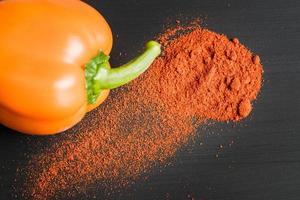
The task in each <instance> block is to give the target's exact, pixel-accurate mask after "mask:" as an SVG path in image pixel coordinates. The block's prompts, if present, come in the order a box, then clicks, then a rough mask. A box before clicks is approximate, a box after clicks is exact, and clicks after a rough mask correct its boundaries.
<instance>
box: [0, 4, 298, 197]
mask: <svg viewBox="0 0 300 200" xmlns="http://www.w3.org/2000/svg"><path fill="white" fill-rule="evenodd" d="M87 2H88V3H90V4H91V5H93V6H94V7H96V8H97V9H98V10H99V11H100V12H101V13H102V14H103V15H104V16H105V17H106V19H107V20H108V21H109V23H110V25H111V27H112V30H113V32H114V36H115V38H114V39H115V42H114V49H113V52H112V55H111V56H112V64H113V65H118V64H120V63H121V62H123V61H125V60H128V59H129V58H131V57H132V56H134V55H135V54H136V53H137V51H138V50H139V49H141V48H142V46H143V44H144V43H145V41H147V40H149V39H152V38H153V37H154V36H155V35H157V34H158V33H159V32H161V31H162V29H163V26H164V25H166V24H170V23H174V22H175V20H176V19H180V20H183V21H184V20H188V19H192V18H196V17H201V18H202V19H205V24H206V27H207V28H209V29H211V30H213V31H216V32H219V33H224V34H226V35H227V36H228V37H229V38H232V37H238V38H239V39H240V41H241V42H242V43H244V44H245V45H246V46H248V47H249V48H250V49H251V50H252V51H253V52H255V53H257V54H259V55H260V56H261V59H262V63H263V65H264V70H265V74H264V86H263V88H262V92H261V94H260V96H259V98H258V100H257V101H256V103H255V106H254V111H253V113H252V114H251V116H250V117H249V118H248V119H246V120H244V121H243V122H241V123H239V124H220V123H216V124H214V125H211V126H207V127H206V129H203V128H202V129H200V130H199V136H198V138H197V140H196V142H195V143H194V144H191V145H189V146H188V147H186V148H184V149H182V150H181V151H180V152H179V153H178V155H177V156H176V159H175V160H174V162H173V165H171V166H169V167H166V168H164V169H162V170H158V169H154V170H153V172H152V174H150V176H149V179H148V180H147V181H139V182H138V183H137V184H135V185H134V186H133V187H132V188H131V189H127V190H124V191H119V192H117V193H116V194H115V195H113V196H111V198H114V199H151V200H152V199H192V198H194V199H195V200H200V199H202V200H235V199H236V200H248V199H249V200H263V199H266V200H277V199H278V200H298V199H300V93H299V84H300V77H299V75H300V55H299V54H300V53H299V50H300V1H297V0H293V1H292V0H289V1H285V0H265V1H259V0H257V1H249V0H187V1H183V0H173V1H171V0H148V1H142V0H126V1H123V0H112V1H109V0H106V1H105V0H103V1H96V0H94V1H87ZM120 52H122V53H126V54H122V56H119V53H120ZM56 137H60V136H56ZM48 140H49V138H39V137H28V136H24V135H20V134H18V133H15V132H14V131H11V130H8V129H6V128H4V127H1V126H0V158H1V160H0V199H1V200H2V199H13V197H14V196H15V197H14V198H16V199H21V197H20V196H19V194H13V195H12V191H13V190H12V185H13V184H14V179H15V173H16V169H17V166H22V165H24V164H25V163H26V161H27V155H30V153H32V152H38V151H39V149H33V144H36V143H40V144H41V145H47V141H48ZM231 143H233V144H232V145H231V147H229V146H230V145H229V144H231ZM221 144H222V145H224V148H223V149H220V148H219V146H220V145H221ZM216 155H217V156H216ZM16 187H18V185H17V186H16ZM100 193H101V191H99V195H98V196H97V198H98V199H102V197H101V195H100ZM82 198H83V199H85V198H84V197H82Z"/></svg>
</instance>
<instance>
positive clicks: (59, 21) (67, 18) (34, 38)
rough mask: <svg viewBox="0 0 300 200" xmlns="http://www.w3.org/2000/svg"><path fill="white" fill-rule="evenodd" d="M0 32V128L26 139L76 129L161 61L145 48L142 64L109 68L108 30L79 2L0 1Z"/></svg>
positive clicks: (152, 48)
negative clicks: (112, 92)
mask: <svg viewBox="0 0 300 200" xmlns="http://www.w3.org/2000/svg"><path fill="white" fill-rule="evenodd" d="M0 25H1V26H0V85H1V86H0V123H1V124H3V125H5V126H7V127H9V128H12V129H14V130H17V131H20V132H23V133H28V134H35V135H49V134H55V133H59V132H62V131H64V130H66V129H68V128H70V127H72V126H74V125H75V124H76V123H78V122H79V121H80V120H81V119H82V118H83V117H84V115H85V114H86V112H88V111H90V110H92V109H94V108H95V107H97V106H98V105H100V104H101V103H102V102H103V101H104V100H105V98H106V97H107V96H108V94H109V90H110V89H113V88H116V87H119V86H121V85H124V84H126V83H128V82H129V81H131V80H133V79H134V78H136V77H138V76H139V75H140V74H141V73H143V72H144V71H145V70H146V69H147V68H148V67H149V66H150V64H151V63H152V62H153V60H154V59H155V58H156V57H157V56H158V55H159V54H160V45H159V44H158V43H157V42H154V41H150V42H148V43H147V44H146V48H145V51H144V52H143V53H142V54H141V55H140V56H138V57H137V58H135V59H133V60H131V61H130V62H129V63H128V64H125V65H123V66H121V67H119V68H110V65H109V62H108V60H109V57H108V55H109V53H110V51H111V48H112V43H113V37H112V33H111V29H110V27H109V25H108V24H107V22H106V21H105V19H104V18H103V17H102V16H101V14H100V13H99V12H97V11H96V10H95V9H94V8H92V7H90V6H89V5H87V4H85V3H84V2H81V1H78V0H64V1H61V0H4V1H0Z"/></svg>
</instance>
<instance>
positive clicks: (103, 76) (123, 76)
mask: <svg viewBox="0 0 300 200" xmlns="http://www.w3.org/2000/svg"><path fill="white" fill-rule="evenodd" d="M160 53H161V45H160V44H159V43H157V42H155V41H150V42H147V44H146V48H145V51H144V52H143V53H142V54H141V55H140V56H138V57H136V58H134V59H132V60H131V61H129V62H128V63H127V64H124V65H122V66H120V67H118V68H109V67H108V66H109V63H108V62H107V63H106V64H105V65H103V66H104V67H101V68H100V69H99V70H98V72H97V74H96V76H95V77H94V81H95V83H96V85H98V89H114V88H117V87H120V86H122V85H124V84H126V83H128V82H130V81H132V80H134V79H135V78H137V77H138V76H140V75H141V74H142V73H143V72H145V71H146V70H147V69H148V67H149V66H150V65H151V64H152V62H153V61H154V60H155V58H156V57H157V56H159V54H160Z"/></svg>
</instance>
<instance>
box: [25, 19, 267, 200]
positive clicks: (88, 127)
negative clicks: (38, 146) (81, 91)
mask: <svg viewBox="0 0 300 200" xmlns="http://www.w3.org/2000/svg"><path fill="white" fill-rule="evenodd" d="M178 30H179V31H182V30H186V29H185V28H184V27H182V26H178V27H177V28H175V29H173V30H171V29H169V30H168V31H167V32H166V33H165V34H162V35H161V37H160V38H161V43H162V44H164V53H163V55H162V56H161V57H159V58H158V59H157V60H156V61H155V62H154V63H153V64H152V66H151V68H150V69H149V71H147V72H146V73H145V74H144V75H143V76H142V77H140V78H139V79H137V80H135V81H134V82H132V84H130V85H128V86H126V87H124V88H122V89H120V90H119V91H118V93H114V95H113V96H114V98H110V99H109V100H108V101H107V102H106V103H105V104H104V105H103V106H101V107H100V108H99V109H98V110H96V111H94V112H92V113H90V114H89V116H88V117H87V118H86V119H85V120H84V121H83V122H82V123H81V125H80V127H77V128H76V129H73V130H71V131H70V132H71V133H69V134H67V135H66V136H65V139H63V140H61V141H59V142H56V143H54V144H52V146H51V148H49V149H47V150H45V151H44V152H43V153H40V154H37V155H35V156H34V157H33V159H32V160H31V161H30V163H29V165H28V168H27V181H26V183H25V186H24V188H25V192H24V196H25V197H29V198H33V199H35V200H40V199H50V198H53V197H60V196H65V195H68V196H73V195H76V194H78V193H85V192H86V191H87V190H88V188H90V187H91V185H92V184H97V183H98V184H100V185H101V184H103V186H104V188H106V189H109V188H110V189H111V190H114V189H115V188H119V187H123V186H126V185H128V184H130V183H132V182H134V181H135V180H137V179H138V178H140V177H141V175H143V174H145V173H147V172H149V171H150V170H151V169H152V168H153V167H154V166H157V165H164V164H166V163H168V161H169V159H170V158H172V157H173V156H174V154H175V153H176V152H177V151H178V149H180V148H181V147H182V146H184V145H185V144H187V143H188V141H189V139H190V138H192V137H193V136H194V135H195V134H196V130H197V127H198V126H199V125H201V124H203V123H204V122H205V120H207V119H213V120H217V121H238V120H241V119H243V118H245V117H247V116H248V115H249V114H250V112H251V110H252V106H251V102H252V101H253V100H255V99H256V97H257V95H258V92H259V90H260V87H261V82H262V73H263V70H262V65H261V64H260V59H259V57H258V56H256V55H253V54H252V53H251V52H250V51H249V50H248V49H247V48H246V47H245V46H243V45H242V44H241V43H240V42H239V40H238V39H233V40H232V41H231V40H229V39H227V37H226V36H224V35H220V34H217V33H214V32H212V31H209V30H207V29H203V28H201V27H199V26H198V25H197V26H194V28H191V27H189V28H188V31H187V32H185V33H183V34H182V35H179V36H177V32H178Z"/></svg>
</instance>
